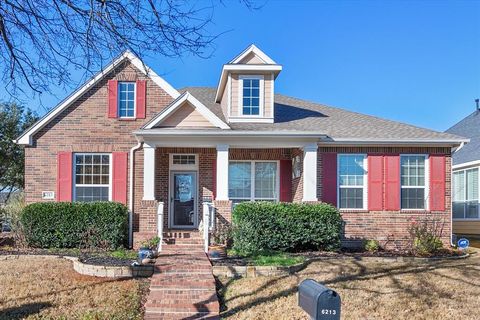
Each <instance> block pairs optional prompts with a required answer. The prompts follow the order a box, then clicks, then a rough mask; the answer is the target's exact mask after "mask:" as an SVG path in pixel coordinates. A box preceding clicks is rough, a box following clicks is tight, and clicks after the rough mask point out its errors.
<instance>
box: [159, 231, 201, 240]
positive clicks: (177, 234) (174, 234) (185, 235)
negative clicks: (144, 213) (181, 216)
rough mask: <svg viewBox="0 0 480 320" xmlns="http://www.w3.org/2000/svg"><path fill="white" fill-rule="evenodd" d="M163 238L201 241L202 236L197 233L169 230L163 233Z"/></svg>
mask: <svg viewBox="0 0 480 320" xmlns="http://www.w3.org/2000/svg"><path fill="white" fill-rule="evenodd" d="M162 235H163V238H166V239H202V238H203V236H202V234H201V233H200V232H198V231H189V230H170V231H165V232H163V234H162Z"/></svg>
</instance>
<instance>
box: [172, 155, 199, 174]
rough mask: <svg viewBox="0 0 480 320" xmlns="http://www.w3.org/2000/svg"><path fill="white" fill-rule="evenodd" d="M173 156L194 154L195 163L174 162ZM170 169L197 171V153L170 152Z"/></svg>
mask: <svg viewBox="0 0 480 320" xmlns="http://www.w3.org/2000/svg"><path fill="white" fill-rule="evenodd" d="M173 156H195V164H174V163H173ZM169 158H170V159H169V168H170V171H198V154H196V153H170V155H169Z"/></svg>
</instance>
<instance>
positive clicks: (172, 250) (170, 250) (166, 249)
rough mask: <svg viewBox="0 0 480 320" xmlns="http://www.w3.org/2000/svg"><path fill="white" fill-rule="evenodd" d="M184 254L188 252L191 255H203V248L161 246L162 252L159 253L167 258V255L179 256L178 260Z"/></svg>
mask: <svg viewBox="0 0 480 320" xmlns="http://www.w3.org/2000/svg"><path fill="white" fill-rule="evenodd" d="M185 252H188V253H189V254H191V255H202V254H203V255H205V252H204V251H203V247H199V246H190V245H184V246H180V245H162V250H161V251H160V253H161V254H162V255H163V256H166V257H168V256H169V255H170V256H173V255H176V256H179V258H181V257H182V255H184V254H185Z"/></svg>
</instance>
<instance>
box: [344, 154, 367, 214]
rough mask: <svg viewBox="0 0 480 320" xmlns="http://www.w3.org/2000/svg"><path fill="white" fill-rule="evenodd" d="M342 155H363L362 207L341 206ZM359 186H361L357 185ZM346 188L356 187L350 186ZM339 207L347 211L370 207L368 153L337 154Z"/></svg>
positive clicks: (362, 209) (363, 209)
mask: <svg viewBox="0 0 480 320" xmlns="http://www.w3.org/2000/svg"><path fill="white" fill-rule="evenodd" d="M341 156H363V170H364V174H363V195H362V196H363V207H362V208H340V188H341V186H340V157H341ZM356 187H359V186H356ZM345 188H354V186H348V187H345ZM337 208H338V209H339V210H341V211H342V210H345V211H347V210H348V211H365V210H367V209H368V155H367V154H366V153H339V154H337Z"/></svg>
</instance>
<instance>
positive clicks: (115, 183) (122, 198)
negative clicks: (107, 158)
mask: <svg viewBox="0 0 480 320" xmlns="http://www.w3.org/2000/svg"><path fill="white" fill-rule="evenodd" d="M112 157H113V160H112V163H113V168H112V169H113V170H112V175H113V177H112V201H115V202H120V203H123V204H125V205H126V204H127V177H128V174H127V168H128V153H127V152H114V153H112Z"/></svg>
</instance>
